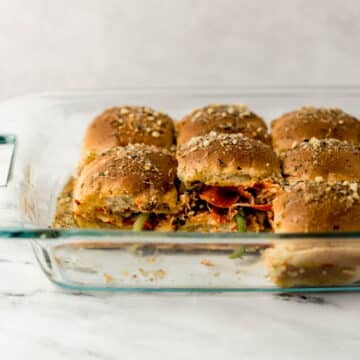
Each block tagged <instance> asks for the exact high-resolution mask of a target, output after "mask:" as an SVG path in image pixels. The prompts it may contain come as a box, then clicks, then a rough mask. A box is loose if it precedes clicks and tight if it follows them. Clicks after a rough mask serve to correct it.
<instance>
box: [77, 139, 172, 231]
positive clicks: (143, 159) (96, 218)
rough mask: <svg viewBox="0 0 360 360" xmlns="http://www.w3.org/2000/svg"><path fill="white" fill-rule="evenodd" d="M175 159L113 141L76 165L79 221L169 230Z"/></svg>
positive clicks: (149, 148)
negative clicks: (89, 158) (81, 165)
mask: <svg viewBox="0 0 360 360" xmlns="http://www.w3.org/2000/svg"><path fill="white" fill-rule="evenodd" d="M175 177H176V159H175V157H174V156H173V155H172V153H170V152H169V151H167V150H166V149H162V148H158V147H155V146H149V145H143V144H131V145H128V146H126V147H115V148H112V149H110V150H108V151H106V152H104V153H102V154H100V155H98V156H97V157H96V158H95V159H93V160H92V161H90V162H88V163H87V164H86V165H84V167H83V168H82V169H81V172H80V174H79V177H78V178H77V180H76V183H75V186H74V193H73V199H74V200H73V216H74V219H75V221H76V223H77V225H78V226H79V227H84V228H118V229H126V230H130V229H133V230H159V231H160V230H161V231H171V230H173V223H174V219H175V214H176V213H177V210H178V204H177V189H176V186H175Z"/></svg>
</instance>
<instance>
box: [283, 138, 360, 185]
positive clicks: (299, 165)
mask: <svg viewBox="0 0 360 360" xmlns="http://www.w3.org/2000/svg"><path fill="white" fill-rule="evenodd" d="M282 165H283V174H284V176H286V177H287V180H288V181H289V182H294V181H299V180H318V181H319V180H323V181H328V182H334V181H345V180H348V181H360V145H353V144H349V143H348V142H344V141H339V140H335V139H324V140H319V139H316V138H311V139H310V140H309V141H306V140H305V141H304V142H302V143H299V144H297V145H295V146H294V147H293V148H292V149H290V150H288V151H287V152H286V153H285V154H284V157H283V164H282Z"/></svg>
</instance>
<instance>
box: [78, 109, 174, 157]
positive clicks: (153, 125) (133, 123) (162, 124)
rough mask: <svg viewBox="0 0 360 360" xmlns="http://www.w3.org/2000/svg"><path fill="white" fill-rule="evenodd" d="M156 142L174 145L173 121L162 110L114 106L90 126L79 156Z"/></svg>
mask: <svg viewBox="0 0 360 360" xmlns="http://www.w3.org/2000/svg"><path fill="white" fill-rule="evenodd" d="M128 144H146V145H155V146H159V147H164V148H167V149H170V148H171V147H172V146H173V144H174V123H173V121H172V119H171V118H170V117H169V116H168V115H166V114H163V113H161V112H158V111H155V110H152V109H150V108H148V107H143V106H122V107H114V108H111V109H108V110H106V111H104V112H103V113H102V114H101V115H99V116H98V117H96V118H95V119H94V120H93V121H92V123H91V124H90V125H89V127H88V129H87V131H86V134H85V138H84V141H83V145H82V158H83V159H84V158H86V157H87V156H88V155H89V154H90V153H92V152H94V153H101V152H103V151H106V150H109V149H111V148H112V147H114V146H125V145H128Z"/></svg>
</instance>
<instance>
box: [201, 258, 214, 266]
mask: <svg viewBox="0 0 360 360" xmlns="http://www.w3.org/2000/svg"><path fill="white" fill-rule="evenodd" d="M200 264H202V265H205V266H214V264H213V263H212V262H211V261H210V260H209V259H202V260H201V261H200Z"/></svg>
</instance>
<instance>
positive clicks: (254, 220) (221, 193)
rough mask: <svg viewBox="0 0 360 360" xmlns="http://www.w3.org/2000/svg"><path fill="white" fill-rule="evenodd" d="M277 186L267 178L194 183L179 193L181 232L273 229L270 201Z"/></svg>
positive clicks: (179, 224) (277, 188)
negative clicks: (237, 183)
mask: <svg viewBox="0 0 360 360" xmlns="http://www.w3.org/2000/svg"><path fill="white" fill-rule="evenodd" d="M279 188H280V187H279V185H277V184H274V183H272V182H270V181H264V182H260V183H254V184H251V185H247V186H244V185H240V186H231V187H219V186H207V185H204V184H197V185H195V186H193V187H192V188H190V189H187V190H186V191H185V192H184V194H183V195H181V202H182V204H183V212H182V214H181V215H180V216H179V218H178V224H177V226H178V227H179V230H183V231H196V230H201V231H210V232H217V231H238V232H246V231H250V232H260V231H272V219H273V212H272V205H271V203H272V200H273V198H274V196H275V194H276V192H277V191H278V190H279Z"/></svg>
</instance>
